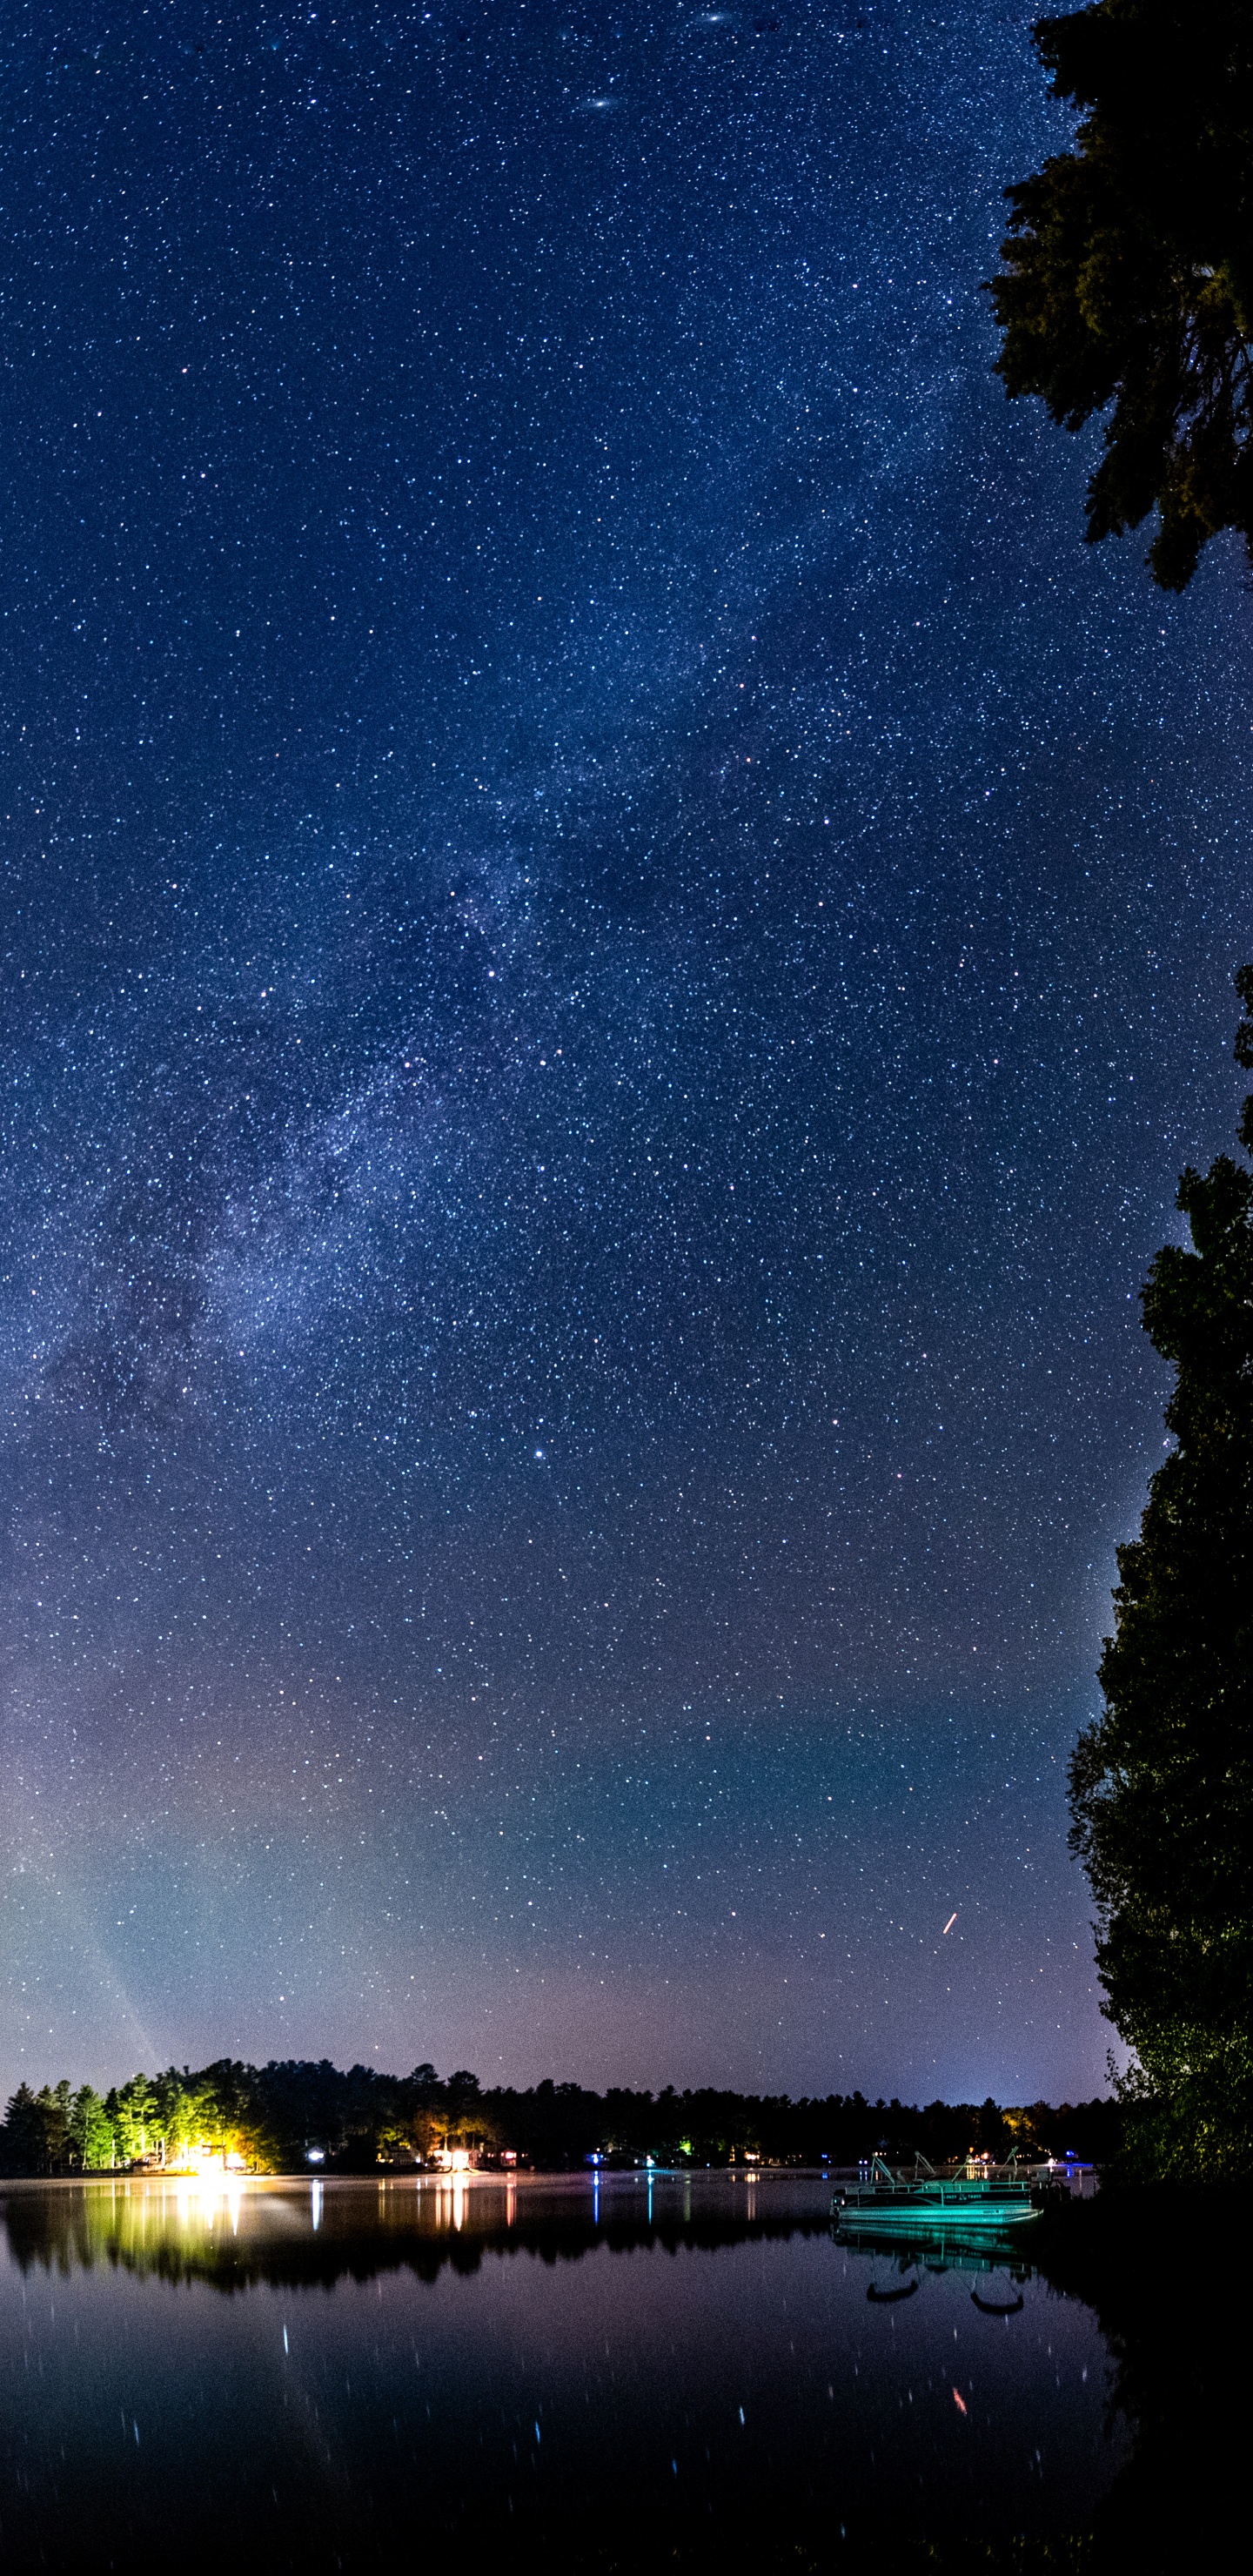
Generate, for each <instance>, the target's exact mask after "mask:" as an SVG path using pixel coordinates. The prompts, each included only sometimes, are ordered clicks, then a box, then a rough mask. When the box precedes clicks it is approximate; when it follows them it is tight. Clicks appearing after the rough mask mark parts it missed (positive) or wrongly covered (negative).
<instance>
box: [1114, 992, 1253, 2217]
mask: <svg viewBox="0 0 1253 2576" xmlns="http://www.w3.org/2000/svg"><path fill="white" fill-rule="evenodd" d="M1237 984H1238V987H1239V991H1240V996H1241V1000H1242V1001H1243V1003H1244V1006H1245V1013H1246V1016H1245V1018H1244V1020H1243V1021H1242V1023H1241V1026H1240V1029H1239V1033H1238V1036H1237V1040H1236V1060H1237V1062H1238V1063H1239V1064H1241V1065H1242V1066H1244V1067H1245V1068H1246V1070H1253V966H1251V967H1245V968H1243V969H1242V971H1241V973H1240V975H1239V976H1238V977H1237ZM1240 1138H1241V1142H1242V1144H1243V1145H1244V1147H1245V1149H1246V1152H1248V1153H1250V1154H1253V1096H1251V1097H1250V1098H1249V1099H1248V1100H1247V1101H1246V1102H1245V1106H1244V1113H1243V1117H1242V1120H1241V1126H1240ZM1178 1203H1179V1206H1180V1208H1181V1209H1182V1211H1183V1213H1184V1215H1185V1216H1186V1217H1187V1219H1188V1222H1189V1225H1190V1228H1191V1232H1192V1242H1193V1249H1192V1250H1191V1251H1190V1252H1189V1251H1185V1250H1183V1249H1182V1248H1181V1247H1180V1246H1178V1245H1175V1244H1168V1245H1167V1246H1166V1247H1165V1249H1164V1250H1163V1251H1161V1252H1159V1254H1158V1256H1157V1259H1156V1261H1155V1262H1154V1264H1153V1267H1152V1271H1151V1274H1150V1277H1149V1281H1148V1285H1147V1287H1146V1289H1145V1291H1144V1300H1143V1303H1144V1322H1145V1327H1146V1329H1147V1331H1148V1332H1149V1333H1150V1335H1151V1336H1152V1339H1153V1341H1154V1343H1155V1345H1156V1347H1157V1349H1158V1350H1159V1351H1160V1352H1161V1353H1162V1355H1163V1357H1164V1358H1166V1359H1168V1360H1170V1361H1171V1362H1172V1363H1173V1366H1174V1369H1175V1391H1174V1394H1173V1395H1172V1397H1171V1400H1170V1404H1169V1406H1168V1408H1167V1413H1166V1421H1167V1425H1168V1427H1169V1429H1170V1430H1171V1431H1172V1432H1173V1434H1174V1438H1175V1447H1174V1450H1173V1452H1172V1454H1171V1455H1170V1456H1169V1457H1168V1458H1167V1460H1166V1461H1165V1464H1164V1465H1163V1466H1161V1467H1159V1468H1158V1470H1157V1473H1156V1475H1155V1476H1154V1477H1153V1480H1152V1483H1151V1485H1150V1488H1149V1501H1148V1506H1147V1509H1146V1511H1145V1513H1144V1517H1143V1520H1142V1522H1141V1526H1140V1536H1139V1538H1138V1540H1136V1541H1134V1542H1133V1543H1132V1544H1131V1545H1130V1546H1127V1547H1122V1548H1120V1549H1119V1551H1118V1568H1119V1576H1120V1581H1119V1585H1118V1589H1117V1590H1116V1592H1115V1594H1114V1600H1115V1603H1116V1607H1117V1627H1116V1630H1115V1634H1114V1636H1113V1637H1112V1638H1109V1639H1107V1640H1106V1646H1105V1654H1104V1658H1103V1660H1102V1664H1101V1685H1102V1689H1103V1692H1104V1695H1105V1709H1104V1714H1103V1715H1102V1716H1101V1717H1100V1718H1099V1719H1098V1720H1097V1722H1096V1723H1095V1724H1094V1725H1092V1726H1090V1727H1089V1728H1087V1730H1086V1731H1085V1733H1084V1734H1083V1735H1082V1736H1081V1737H1080V1739H1079V1743H1078V1746H1077V1747H1076V1750H1075V1754H1074V1758H1073V1762H1072V1766H1071V1808H1072V1813H1073V1817H1074V1826H1073V1831H1072V1835H1071V1841H1072V1844H1073V1847H1074V1848H1075V1850H1076V1851H1077V1852H1078V1853H1079V1854H1080V1856H1081V1858H1082V1860H1083V1862H1084V1865H1085V1867H1086V1869H1087V1872H1088V1876H1089V1879H1090V1881H1091V1885H1092V1890H1093V1893H1094V1895H1095V1897H1096V1900H1097V1905H1098V1907H1099V1909H1100V1923H1099V1927H1098V1928H1099V1940H1098V1948H1097V1964H1098V1967H1099V1970H1100V1974H1101V1978H1102V1981H1103V1983H1104V1986H1105V1990H1106V2003H1105V2007H1104V2008H1105V2010H1106V2012H1107V2013H1108V2015H1109V2018H1110V2020H1111V2021H1112V2022H1113V2023H1114V2025H1115V2028H1116V2029H1117V2030H1118V2031H1119V2032H1120V2033H1121V2035H1122V2037H1123V2038H1124V2039H1125V2040H1126V2041H1127V2042H1128V2043H1129V2044H1130V2046H1131V2047H1132V2048H1133V2049H1134V2051H1135V2055H1136V2060H1137V2066H1136V2069H1135V2071H1134V2072H1133V2074H1132V2076H1131V2078H1130V2079H1129V2082H1128V2085H1127V2087H1126V2092H1127V2099H1128V2103H1129V2105H1130V2106H1131V2108H1132V2110H1133V2113H1134V2117H1133V2119H1132V2122H1131V2137H1132V2140H1133V2142H1134V2144H1135V2149H1136V2154H1137V2156H1138V2161H1139V2169H1140V2170H1142V2171H1149V2172H1165V2173H1182V2172H1185V2171H1192V2170H1195V2168H1196V2166H1197V2164H1198V2162H1199V2163H1201V2164H1203V2165H1204V2166H1205V2167H1206V2168H1207V2169H1209V2170H1211V2171H1215V2172H1218V2173H1230V2174H1233V2175H1234V2174H1240V2173H1247V2172H1248V2171H1249V2170H1250V2169H1253V1175H1250V1173H1249V1172H1247V1171H1246V1170H1245V1169H1244V1168H1243V1167H1242V1166H1241V1165H1240V1164H1238V1163H1236V1162H1234V1161H1232V1160H1231V1159H1230V1157H1228V1156H1227V1155H1221V1156H1220V1157H1219V1159H1218V1160H1217V1161H1216V1162H1215V1163H1213V1164H1212V1165H1211V1167H1210V1170H1209V1172H1208V1173H1207V1174H1206V1175H1205V1177H1204V1178H1202V1177H1201V1175H1200V1174H1199V1173H1198V1172H1194V1171H1190V1170H1189V1171H1186V1172H1185V1173H1184V1175H1183V1178H1182V1181H1181V1183H1180V1187H1179V1202H1178Z"/></svg>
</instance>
